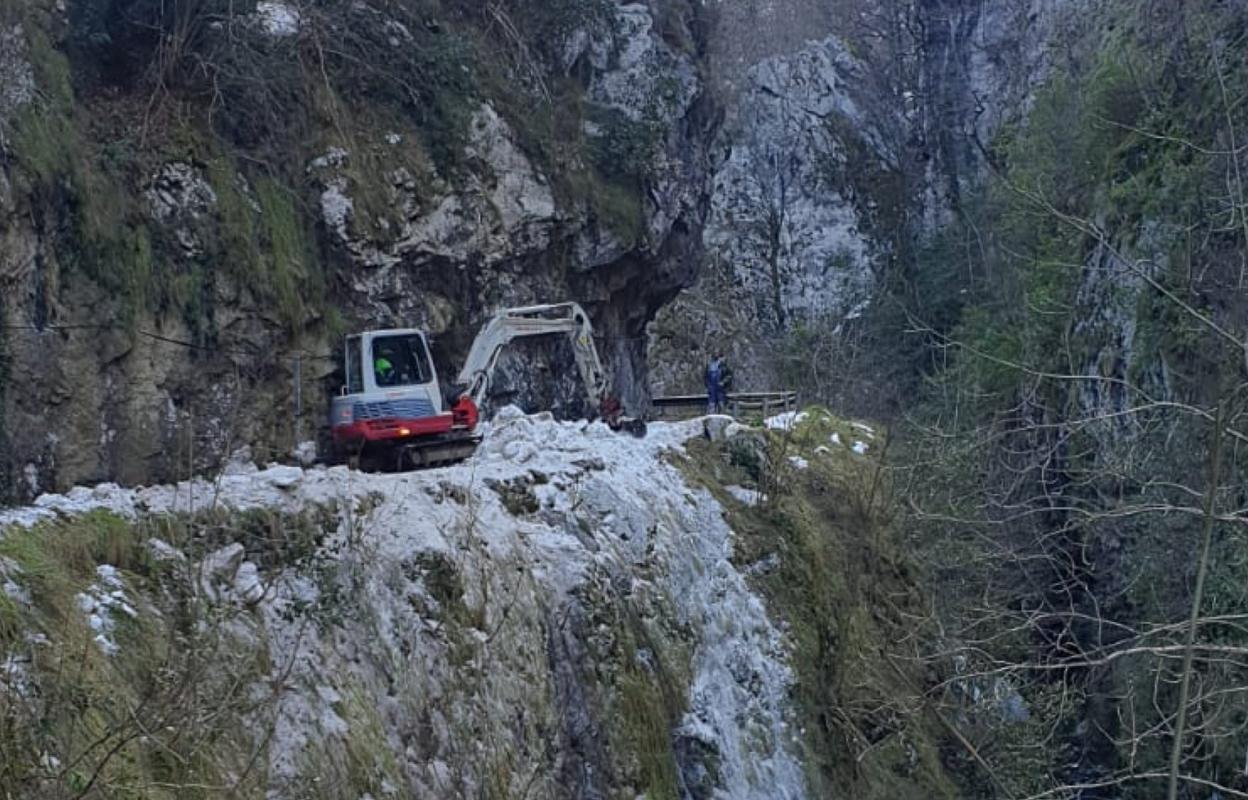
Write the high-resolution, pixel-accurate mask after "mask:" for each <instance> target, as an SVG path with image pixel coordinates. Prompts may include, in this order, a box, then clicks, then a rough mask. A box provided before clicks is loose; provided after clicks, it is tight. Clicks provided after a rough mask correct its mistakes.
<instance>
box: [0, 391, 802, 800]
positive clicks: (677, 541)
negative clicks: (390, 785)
mask: <svg viewBox="0 0 1248 800" xmlns="http://www.w3.org/2000/svg"><path fill="white" fill-rule="evenodd" d="M702 431H703V423H702V420H692V421H689V422H684V423H654V424H652V425H651V426H650V428H649V433H648V435H647V436H646V437H645V438H644V439H635V438H632V437H628V436H621V435H619V434H616V433H613V432H611V431H610V430H609V429H608V428H607V427H606V426H605V425H602V424H600V423H593V424H586V423H583V422H582V423H560V422H555V421H553V420H551V419H549V417H548V416H546V417H527V416H524V415H522V414H519V413H518V412H515V411H506V412H505V413H500V414H499V415H498V417H496V419H495V420H494V421H493V423H492V425H491V426H490V429H489V433H488V435H487V438H486V440H485V441H484V443H483V444H482V446H481V448H480V450H479V451H478V453H477V455H476V456H475V457H474V458H472V459H471V460H469V461H468V462H465V463H463V464H460V465H456V466H453V467H449V468H443V469H433V470H426V471H421V472H414V473H406V474H372V475H366V474H360V473H357V472H352V471H350V470H348V469H346V468H344V467H332V468H328V469H327V468H323V467H318V468H313V469H309V470H297V469H294V468H269V469H266V470H260V471H258V472H254V473H250V474H233V475H224V476H222V477H221V478H220V480H219V481H218V482H216V483H211V482H207V481H200V480H196V481H193V482H186V483H182V484H179V485H176V486H154V487H150V488H146V489H137V490H121V489H117V488H116V487H111V488H108V489H106V490H104V491H101V492H93V491H91V490H84V491H83V492H79V493H77V494H75V493H73V492H71V493H70V495H71V496H73V499H71V497H70V496H64V497H59V496H58V497H49V498H46V499H45V500H44V501H43V505H42V506H40V507H39V508H37V509H21V510H17V511H6V512H0V530H2V529H3V528H4V527H5V526H8V525H27V524H31V523H32V522H37V521H38V520H39V519H43V518H46V515H50V514H53V513H79V512H82V511H86V510H89V509H91V508H94V507H102V506H104V505H105V504H108V505H109V507H113V508H115V509H118V510H122V507H123V506H126V505H128V512H127V511H124V510H123V512H122V513H129V514H130V515H138V514H164V513H171V512H183V511H190V510H192V509H202V508H205V507H207V506H208V505H210V504H212V503H216V504H217V505H218V506H220V507H223V508H233V509H249V508H267V509H272V510H275V511H287V512H294V511H299V510H303V509H310V508H312V507H316V506H325V505H326V504H328V503H334V504H336V506H337V508H338V509H339V510H340V513H341V515H342V516H341V520H342V526H341V528H340V529H339V530H338V531H337V532H336V533H332V534H331V535H330V537H329V538H328V539H327V540H326V541H325V543H324V546H323V548H322V550H321V551H320V552H321V553H322V555H321V556H318V558H325V559H330V561H329V562H327V563H332V564H333V565H334V567H335V569H334V571H333V572H332V573H324V572H320V573H318V572H301V571H300V570H299V569H298V568H295V567H291V568H289V569H286V570H283V571H280V572H271V573H268V574H263V573H262V571H261V570H260V569H258V568H257V567H256V566H255V565H254V564H253V563H251V562H247V561H245V560H244V552H243V547H242V545H241V544H233V545H230V546H228V547H225V548H221V549H220V550H218V551H216V552H214V553H212V554H211V555H210V556H208V557H207V558H206V559H205V560H204V562H203V564H202V580H203V583H204V584H205V588H206V589H210V590H211V593H212V594H211V596H212V597H216V598H221V597H223V596H224V595H225V593H230V594H232V595H234V596H235V597H237V598H240V599H242V600H243V602H246V603H254V604H255V608H256V610H257V613H258V614H259V615H260V617H261V619H262V621H263V625H262V628H261V629H259V631H260V632H261V635H262V636H263V637H265V638H266V639H267V649H268V652H269V653H270V654H271V657H272V658H273V662H274V663H273V666H272V670H273V673H274V675H281V676H282V681H281V683H282V685H283V686H285V687H287V688H286V690H285V691H284V692H283V693H282V694H281V695H280V701H279V704H278V708H279V715H278V720H277V726H276V728H275V729H274V731H273V738H272V741H271V746H270V751H269V752H270V759H271V763H270V768H271V774H272V775H273V776H274V781H275V782H276V784H275V790H276V791H278V792H279V793H280V792H281V791H284V789H283V788H282V787H283V786H286V785H287V783H286V782H289V785H291V786H294V785H299V781H300V771H301V770H302V769H304V768H305V767H306V761H305V760H304V753H306V752H307V748H308V747H311V746H320V745H318V743H323V742H330V741H338V740H340V737H343V736H350V735H352V733H353V727H352V726H353V725H355V724H358V723H357V722H353V719H354V718H353V717H352V715H351V713H350V709H349V704H348V703H347V701H348V699H349V698H350V697H361V696H362V697H365V698H369V699H367V700H365V702H366V703H368V704H371V705H370V707H373V708H374V711H373V712H371V713H375V714H379V715H380V716H379V717H378V719H379V720H380V722H379V723H378V724H380V725H381V726H382V730H383V731H384V732H385V733H386V735H387V736H394V737H397V736H398V733H397V732H398V730H399V729H400V727H401V726H404V725H410V724H411V722H410V721H411V720H412V719H414V718H416V717H415V716H414V715H415V714H416V713H417V710H418V709H428V710H429V713H430V714H431V715H432V716H428V717H427V719H428V722H427V723H426V724H427V725H428V726H431V727H429V731H430V733H429V735H430V736H431V737H432V738H431V742H432V744H431V745H430V746H431V747H433V750H434V756H433V757H430V756H428V755H420V754H416V753H409V754H407V755H404V754H403V752H402V751H401V750H400V751H398V758H399V760H400V763H401V770H402V774H403V775H404V776H405V780H406V781H408V784H409V785H408V786H407V787H401V788H400V789H399V790H398V791H399V793H400V794H402V793H403V792H404V791H408V790H409V789H410V791H411V792H412V793H414V796H435V795H437V791H436V786H437V785H439V783H438V782H439V781H441V780H442V779H444V778H445V777H446V773H447V772H455V771H462V770H465V769H468V770H471V769H472V768H473V765H475V764H476V763H477V762H478V760H479V759H477V758H475V757H473V756H472V755H471V754H472V753H476V752H479V750H478V748H480V747H482V746H485V745H484V741H485V740H483V739H480V738H478V737H479V736H480V735H482V734H481V733H479V732H482V731H489V732H490V738H489V742H490V743H491V744H490V746H491V747H510V746H513V745H514V743H515V740H514V737H517V736H520V735H522V734H523V730H522V729H517V727H516V726H517V724H519V723H517V717H516V709H517V708H524V709H526V711H525V716H524V717H523V718H522V719H529V718H530V717H531V718H532V722H531V724H538V723H539V721H540V724H541V725H542V726H543V728H542V729H543V730H547V731H550V730H559V729H561V727H562V725H563V724H565V723H564V722H563V716H562V715H565V714H572V713H583V712H581V711H578V708H579V707H578V706H577V705H576V704H575V703H571V704H569V703H559V704H555V705H553V706H552V705H548V704H547V703H546V701H544V700H542V699H541V698H543V697H550V696H553V694H554V693H556V692H558V691H561V690H562V689H561V687H564V688H566V687H565V684H564V683H563V682H562V681H563V680H564V679H562V678H558V675H559V674H563V673H560V672H559V669H560V668H559V666H558V664H559V663H561V662H550V661H549V659H550V657H551V656H550V653H551V651H550V649H549V648H550V647H551V645H550V640H549V639H548V638H547V637H548V635H549V631H551V630H554V629H552V628H551V627H550V626H551V625H553V624H554V622H552V619H557V618H558V617H555V618H552V617H551V614H555V613H558V614H569V613H572V614H581V615H584V614H588V613H590V612H592V610H593V609H594V608H595V606H594V605H593V604H592V603H591V602H590V601H589V600H588V599H587V598H588V597H590V596H592V595H593V594H594V593H595V592H598V593H601V592H607V593H608V594H609V595H612V594H614V593H617V592H624V593H625V596H626V597H628V598H629V599H628V603H629V604H630V606H631V607H633V608H637V609H639V610H640V613H644V614H645V615H646V618H647V619H649V620H650V622H649V623H648V624H652V625H662V626H666V627H668V628H671V629H674V630H683V631H686V633H683V634H681V636H682V637H688V647H689V651H688V652H689V654H690V655H689V657H690V658H691V663H690V669H691V673H692V682H691V685H690V686H689V687H688V691H689V707H688V710H687V712H686V713H685V715H684V717H683V719H682V720H681V722H680V725H679V729H678V730H679V735H680V736H682V737H688V738H689V739H692V740H698V741H701V742H703V743H704V744H705V745H706V747H707V748H710V749H711V750H713V751H714V752H715V753H716V759H717V762H718V772H719V775H720V783H721V788H720V790H718V791H717V793H716V795H715V796H716V797H722V798H740V799H741V800H771V799H772V798H790V799H796V798H801V797H804V796H805V786H804V779H803V774H802V767H801V765H800V763H799V761H798V759H797V757H796V755H795V754H794V752H793V750H792V738H791V734H790V733H789V726H790V721H789V720H790V707H789V704H790V699H789V696H790V688H791V682H792V675H791V673H790V671H789V668H788V667H787V666H786V663H785V659H786V656H785V652H786V643H785V640H784V637H783V635H782V634H781V632H780V630H779V629H777V627H776V626H775V625H773V624H772V622H771V621H770V620H769V619H768V615H767V611H766V608H765V606H764V604H763V602H762V600H761V599H760V598H759V597H758V596H757V595H755V594H754V593H753V592H752V591H751V589H750V587H749V586H748V584H747V583H746V580H745V576H744V574H743V573H742V572H741V571H739V570H738V569H737V568H736V567H735V566H734V565H733V563H732V561H731V557H732V551H733V545H732V540H733V533H732V531H731V530H730V529H729V527H728V525H727V524H726V523H725V521H724V512H723V509H722V508H721V507H720V506H719V505H718V504H717V503H716V502H715V500H714V499H713V497H711V495H710V494H709V493H708V492H707V491H705V490H703V489H701V488H697V487H694V486H690V485H688V484H686V483H685V481H684V479H683V477H682V475H681V473H680V472H679V471H678V470H677V469H676V468H675V467H674V466H672V465H671V464H670V463H669V462H668V461H667V460H666V458H665V457H664V456H663V454H664V452H665V451H669V450H673V449H675V450H679V449H680V448H681V447H682V446H683V443H684V442H685V441H686V440H688V439H690V438H694V437H700V436H701V435H702ZM518 452H523V453H525V456H526V457H525V458H524V460H523V461H517V460H516V458H515V455H516V453H518ZM535 475H540V476H541V479H540V480H534V476H535ZM517 481H526V482H528V483H527V485H529V488H530V490H531V491H532V492H533V494H534V496H535V497H536V499H537V501H538V503H539V505H540V507H541V509H542V512H541V514H538V515H530V514H525V515H523V516H522V517H520V518H516V517H513V516H512V515H511V513H510V512H509V511H508V510H507V508H506V507H505V506H504V505H503V503H502V501H501V499H500V497H499V495H498V493H497V492H496V491H494V490H493V489H491V488H489V486H490V485H492V482H517ZM54 508H55V509H60V511H59V512H53V511H52V510H51V509H54ZM348 510H350V513H348ZM357 515H358V516H357ZM439 565H441V566H439ZM446 570H452V571H453V572H452V574H453V575H456V576H460V577H459V578H458V579H457V581H456V583H455V584H454V586H457V587H460V588H462V592H463V596H462V598H461V599H458V600H456V599H454V598H453V597H452V598H451V601H453V602H457V603H462V604H464V605H465V606H466V607H467V608H470V609H477V610H476V611H474V612H472V613H473V616H474V617H479V620H480V621H479V623H478V624H479V626H480V627H479V629H476V630H471V629H464V630H460V631H459V632H457V633H455V634H454V635H455V636H463V637H464V639H463V642H464V643H463V644H460V645H456V647H459V648H461V649H460V650H457V651H456V652H461V653H463V654H465V655H464V656H463V657H467V658H469V659H470V661H469V665H468V666H464V665H463V664H458V665H457V663H456V662H453V661H452V660H450V658H449V654H450V652H451V645H452V643H451V642H449V641H448V639H447V637H448V635H449V634H448V633H447V629H446V623H445V620H446V615H445V613H446V610H445V609H440V608H439V602H440V601H437V600H435V599H434V598H435V596H440V597H443V599H444V600H445V599H446V597H447V596H446V594H445V588H443V589H442V590H440V591H441V592H442V594H438V593H437V592H435V591H434V590H433V588H432V587H435V586H444V583H442V584H438V583H434V580H435V576H436V575H438V574H442V573H444V572H445V571H446ZM327 575H337V576H339V579H340V580H346V579H347V576H350V582H349V583H348V584H343V583H339V584H337V585H338V586H340V587H343V586H347V585H351V586H357V587H358V589H357V592H358V594H357V595H354V596H357V597H359V598H364V601H363V603H362V605H360V606H350V607H339V606H336V605H335V606H328V607H324V608H323V612H324V613H330V614H338V613H344V614H346V615H347V616H346V617H345V619H344V621H343V622H342V623H336V622H320V623H317V624H314V625H308V624H307V623H306V621H305V619H304V618H302V617H300V616H299V613H312V614H314V615H315V614H317V613H322V612H317V611H315V610H314V611H311V612H306V611H305V612H292V610H297V609H317V608H321V605H319V604H321V602H322V598H323V597H324V596H325V595H324V593H325V592H326V591H327V590H328V589H329V588H330V586H331V584H328V583H326V582H325V581H326V580H331V578H327V577H326V576H327ZM318 576H319V577H318ZM112 580H113V578H112V577H111V576H106V575H104V574H103V573H101V576H100V579H99V581H98V584H99V587H100V588H99V591H96V590H95V589H93V590H92V592H91V593H90V596H89V597H87V598H86V599H84V600H83V601H82V605H83V608H84V612H86V613H89V614H92V615H94V616H93V619H94V618H96V617H98V618H99V619H100V624H99V632H100V634H101V636H103V637H104V639H103V640H102V642H101V646H102V647H104V646H106V645H105V644H104V643H103V642H104V641H109V640H108V639H107V636H108V632H109V628H108V618H109V615H110V614H113V613H117V611H118V609H119V608H120V613H128V612H126V610H125V608H126V607H123V606H113V605H109V604H110V603H113V602H114V601H116V602H117V603H124V602H125V600H124V595H121V594H118V592H119V591H120V589H121V587H120V585H114V583H112ZM265 585H267V586H268V592H267V593H265V590H264V586H265ZM339 591H341V589H340V590H339ZM261 595H263V596H261ZM103 598H108V599H103ZM335 602H341V601H335ZM612 602H618V601H612ZM587 604H588V605H587ZM88 607H89V608H88ZM313 619H316V617H315V616H314V617H313ZM586 633H587V635H589V636H590V637H591V638H592V637H595V636H599V635H602V632H600V631H597V629H595V628H592V627H591V628H589V629H588V630H587V632H586ZM576 642H577V644H576V646H578V647H588V646H590V643H589V642H583V641H581V640H580V639H579V638H578V639H577V640H576ZM462 648H467V649H462ZM669 657H670V656H669ZM388 665H395V666H396V669H392V668H391V667H390V666H388ZM400 665H401V666H400ZM472 665H478V666H477V667H472ZM348 689H350V691H347V690H348ZM361 693H363V695H361ZM386 698H390V699H388V700H387V699H386ZM406 702H414V703H416V706H414V707H412V708H409V709H407V710H404V709H403V708H402V707H401V706H402V704H403V703H406ZM605 723H606V724H609V721H605ZM525 724H529V723H525ZM533 735H536V734H533ZM439 764H441V765H442V766H439ZM440 785H443V786H445V785H446V784H445V783H442V784H440ZM517 791H521V788H519V787H517ZM551 791H554V789H553V784H552V788H551Z"/></svg>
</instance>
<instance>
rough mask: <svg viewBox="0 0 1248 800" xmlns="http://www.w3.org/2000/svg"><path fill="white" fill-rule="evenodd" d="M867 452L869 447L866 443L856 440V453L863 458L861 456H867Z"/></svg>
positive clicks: (854, 449)
mask: <svg viewBox="0 0 1248 800" xmlns="http://www.w3.org/2000/svg"><path fill="white" fill-rule="evenodd" d="M867 450H868V447H867V443H866V442H863V441H859V440H857V439H855V440H854V446H853V451H854V452H855V453H857V454H858V455H860V456H861V455H866V452H867Z"/></svg>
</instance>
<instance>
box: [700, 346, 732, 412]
mask: <svg viewBox="0 0 1248 800" xmlns="http://www.w3.org/2000/svg"><path fill="white" fill-rule="evenodd" d="M731 374H732V371H731V370H729V369H728V365H727V364H726V363H724V354H723V353H721V352H719V351H716V353H715V357H714V358H712V359H711V363H710V364H708V365H707V367H706V413H708V414H722V413H723V411H724V406H725V405H727V403H728V396H727V394H726V393H725V385H726V382H727V380H731V378H730V377H729V376H730V375H731Z"/></svg>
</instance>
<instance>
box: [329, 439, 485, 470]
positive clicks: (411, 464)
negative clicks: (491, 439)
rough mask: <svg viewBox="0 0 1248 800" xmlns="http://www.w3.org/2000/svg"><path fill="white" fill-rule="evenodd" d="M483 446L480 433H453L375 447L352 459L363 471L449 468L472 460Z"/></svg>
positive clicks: (352, 464) (354, 464) (350, 459)
mask: <svg viewBox="0 0 1248 800" xmlns="http://www.w3.org/2000/svg"><path fill="white" fill-rule="evenodd" d="M480 444H481V436H480V435H478V434H451V435H448V436H445V437H442V438H439V439H434V440H422V441H416V442H405V443H400V444H386V445H381V446H378V445H375V444H374V445H372V446H369V447H365V448H364V449H363V450H361V451H360V452H358V453H353V454H351V456H350V457H349V459H348V462H349V463H350V465H351V466H352V467H353V468H355V469H359V470H360V471H362V472H411V471H413V470H421V469H433V468H435V467H448V466H451V465H452V464H458V463H460V462H461V461H465V460H467V459H469V458H471V457H472V455H473V453H475V452H477V447H478V446H480Z"/></svg>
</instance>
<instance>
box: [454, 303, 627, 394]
mask: <svg viewBox="0 0 1248 800" xmlns="http://www.w3.org/2000/svg"><path fill="white" fill-rule="evenodd" d="M547 334H566V335H568V336H569V337H570V338H571V341H572V349H573V352H574V353H575V356H576V366H577V369H578V370H580V373H581V379H582V380H583V381H584V382H585V391H586V393H587V394H588V397H589V403H590V406H591V407H592V408H593V409H594V410H598V409H599V408H600V405H601V403H602V401H603V398H604V397H605V396H606V394H607V376H606V371H605V370H603V368H602V361H601V360H599V358H598V350H597V348H596V347H594V328H593V325H592V324H590V321H589V315H588V314H586V313H585V309H583V308H581V306H580V305H579V304H578V303H552V304H549V305H540V306H525V307H521V308H508V309H505V310H503V311H500V312H499V313H498V314H497V315H496V316H495V317H494V318H493V319H491V320H490V321H489V322H487V323H486V324H485V327H483V328H482V329H481V332H480V333H478V334H477V338H476V339H475V340H474V341H473V343H472V349H471V350H469V351H468V358H467V359H466V360H465V361H464V366H463V369H461V370H460V372H459V381H458V382H459V384H460V385H461V386H465V387H467V393H468V396H469V397H471V398H472V401H473V402H474V403H476V404H477V405H478V406H480V405H481V402H482V401H483V400H484V399H485V395H486V393H487V392H488V391H489V387H490V380H491V379H492V378H493V376H494V369H495V367H497V366H498V359H499V357H500V356H501V355H502V352H503V349H504V348H506V346H507V345H508V344H510V343H511V342H512V341H514V340H516V339H521V338H525V337H529V336H545V335H547Z"/></svg>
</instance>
